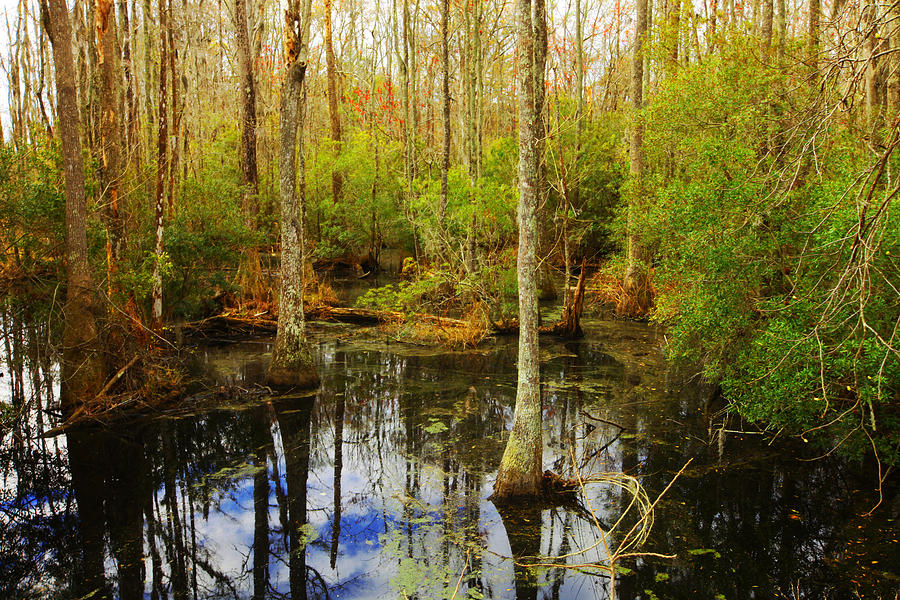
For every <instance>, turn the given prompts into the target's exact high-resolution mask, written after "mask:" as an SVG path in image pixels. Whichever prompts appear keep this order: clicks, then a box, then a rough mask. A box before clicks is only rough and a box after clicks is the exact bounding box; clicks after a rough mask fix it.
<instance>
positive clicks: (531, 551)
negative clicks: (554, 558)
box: [497, 503, 541, 600]
mask: <svg viewBox="0 0 900 600" xmlns="http://www.w3.org/2000/svg"><path fill="white" fill-rule="evenodd" d="M497 511H498V512H499V513H500V519H501V520H502V521H503V527H504V529H506V536H507V538H509V548H510V550H511V552H512V559H513V561H514V566H513V569H514V571H515V579H516V600H537V592H538V588H537V580H536V578H535V574H534V572H532V571H530V570H529V569H528V568H527V567H523V566H521V564H520V563H527V562H528V561H529V560H531V561H534V560H535V559H536V558H537V556H538V555H539V554H540V552H541V508H540V507H539V506H538V505H536V504H535V503H523V504H522V505H520V506H513V505H511V504H506V503H501V504H498V505H497Z"/></svg>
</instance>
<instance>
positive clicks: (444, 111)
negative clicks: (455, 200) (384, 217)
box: [438, 0, 450, 237]
mask: <svg viewBox="0 0 900 600" xmlns="http://www.w3.org/2000/svg"><path fill="white" fill-rule="evenodd" d="M449 28H450V0H441V115H442V118H443V121H444V140H443V144H442V145H441V207H440V215H439V217H438V219H439V220H438V224H439V227H440V229H443V227H444V217H445V216H446V213H447V175H448V173H449V172H450V44H449V40H448V37H449V35H450V34H449V31H448V30H449ZM442 237H443V235H442Z"/></svg>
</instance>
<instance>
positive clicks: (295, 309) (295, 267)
mask: <svg viewBox="0 0 900 600" xmlns="http://www.w3.org/2000/svg"><path fill="white" fill-rule="evenodd" d="M310 4H311V0H304V2H303V7H302V13H301V12H300V6H299V2H297V1H293V2H291V5H290V7H289V8H288V10H287V11H285V15H284V18H285V78H284V87H283V88H282V92H281V134H280V136H281V141H280V149H279V157H278V165H279V178H280V181H279V192H280V196H281V298H280V301H279V309H278V333H277V335H276V337H275V350H274V352H273V354H272V363H271V364H270V365H269V371H268V374H267V380H268V382H269V384H270V385H273V386H278V387H298V388H313V387H316V386H317V385H318V384H319V375H318V373H316V367H315V364H314V362H313V358H312V353H311V352H310V348H309V344H308V343H307V341H306V321H305V319H304V315H303V280H304V269H303V254H304V251H303V247H304V237H303V204H305V195H306V191H305V189H304V188H303V186H302V185H301V187H300V190H299V193H298V190H297V174H298V165H297V159H296V156H297V147H298V145H299V146H300V148H299V156H300V164H299V170H300V179H301V181H302V180H303V168H304V166H303V144H302V141H303V137H302V136H300V137H299V138H298V135H297V132H298V129H299V130H300V131H301V132H302V130H303V125H302V119H303V107H302V106H301V99H302V97H303V94H302V91H303V83H304V82H303V80H304V77H305V75H306V60H307V52H308V47H307V43H308V39H309V13H310Z"/></svg>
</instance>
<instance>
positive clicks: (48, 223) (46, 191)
mask: <svg viewBox="0 0 900 600" xmlns="http://www.w3.org/2000/svg"><path fill="white" fill-rule="evenodd" d="M62 173H63V171H62V158H61V157H60V154H59V144H58V142H56V141H55V140H52V139H47V138H39V139H37V140H35V142H34V143H33V144H32V145H30V146H27V147H25V148H24V149H21V150H17V149H16V147H14V146H13V145H9V146H0V244H2V245H3V251H4V252H3V255H4V256H3V260H4V261H5V262H6V263H7V264H9V263H18V264H17V266H20V267H21V268H23V269H24V270H26V271H30V270H32V269H35V268H40V266H41V265H45V264H51V265H53V264H55V263H56V262H57V261H58V260H59V259H60V258H61V257H62V256H63V254H64V251H65V248H64V240H65V196H64V194H63V180H62Z"/></svg>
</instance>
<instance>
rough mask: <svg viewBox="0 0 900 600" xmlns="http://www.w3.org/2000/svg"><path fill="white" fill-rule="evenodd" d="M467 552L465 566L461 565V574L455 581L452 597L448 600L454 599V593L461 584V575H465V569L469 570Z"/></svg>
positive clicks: (467, 551) (467, 552)
mask: <svg viewBox="0 0 900 600" xmlns="http://www.w3.org/2000/svg"><path fill="white" fill-rule="evenodd" d="M469 552H470V551H469V550H466V564H464V565H463V570H462V573H460V574H459V579H457V580H456V587H455V588H454V589H453V595H452V596H450V600H453V599H454V598H456V593H457V592H458V591H459V586H460V584H461V583H462V580H463V575H465V574H466V569H468V568H469Z"/></svg>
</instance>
